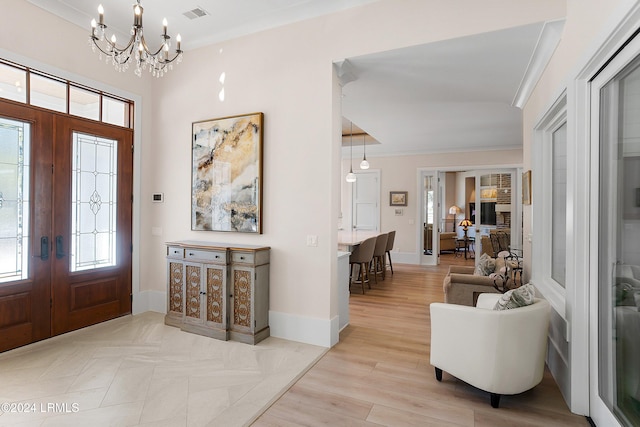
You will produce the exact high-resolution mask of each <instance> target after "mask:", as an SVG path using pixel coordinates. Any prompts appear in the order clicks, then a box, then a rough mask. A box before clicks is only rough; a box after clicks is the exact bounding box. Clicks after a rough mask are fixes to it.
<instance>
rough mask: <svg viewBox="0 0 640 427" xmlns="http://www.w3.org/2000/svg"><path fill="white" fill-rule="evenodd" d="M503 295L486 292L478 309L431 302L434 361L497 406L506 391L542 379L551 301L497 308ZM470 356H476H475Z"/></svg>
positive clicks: (439, 374) (521, 389)
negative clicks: (486, 394) (496, 305)
mask: <svg viewBox="0 0 640 427" xmlns="http://www.w3.org/2000/svg"><path fill="white" fill-rule="evenodd" d="M499 298H500V295H493V294H483V295H480V297H479V298H478V306H477V307H465V306H461V305H456V304H442V303H432V304H431V306H430V311H431V364H432V365H433V366H434V367H435V373H436V379H437V380H438V381H442V371H446V372H448V373H449V374H451V375H453V376H454V377H456V378H459V379H460V380H462V381H464V382H466V383H468V384H471V385H472V386H474V387H476V388H479V389H481V390H484V391H488V392H489V393H490V394H491V406H493V407H494V408H497V407H498V406H499V404H500V396H501V395H503V394H507V395H509V394H518V393H522V392H524V391H527V390H529V389H531V388H533V387H535V386H536V385H538V384H539V383H540V381H542V376H543V373H544V359H545V355H546V352H547V333H548V329H549V312H550V307H551V306H550V304H549V303H548V302H547V301H545V300H543V299H535V301H534V303H533V304H532V305H529V306H526V307H519V308H514V309H510V310H502V311H497V310H492V309H491V308H493V306H494V305H495V303H496V301H497V300H498V299H499ZM470 355H473V356H472V357H470Z"/></svg>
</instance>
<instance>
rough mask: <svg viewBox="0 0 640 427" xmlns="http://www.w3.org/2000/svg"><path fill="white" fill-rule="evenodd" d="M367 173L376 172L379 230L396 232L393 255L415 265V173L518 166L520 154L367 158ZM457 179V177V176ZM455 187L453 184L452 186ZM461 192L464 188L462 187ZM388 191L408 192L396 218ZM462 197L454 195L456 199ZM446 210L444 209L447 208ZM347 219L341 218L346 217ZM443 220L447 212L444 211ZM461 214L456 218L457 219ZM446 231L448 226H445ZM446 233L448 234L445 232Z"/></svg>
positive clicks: (345, 201) (417, 240)
mask: <svg viewBox="0 0 640 427" xmlns="http://www.w3.org/2000/svg"><path fill="white" fill-rule="evenodd" d="M367 160H369V163H370V165H371V169H380V171H381V173H380V202H381V206H380V227H381V230H382V231H383V232H384V231H389V230H396V238H395V244H394V251H395V252H399V253H400V254H398V255H400V256H401V257H402V258H399V261H398V262H400V259H402V260H404V261H405V262H409V261H410V260H415V261H417V260H418V259H419V254H420V235H419V233H420V232H421V231H420V230H422V226H421V225H420V222H421V219H420V206H419V202H420V194H418V193H417V190H418V189H417V185H416V183H417V177H418V174H419V172H418V170H419V169H434V170H435V169H440V170H469V169H476V168H483V167H486V166H488V165H491V166H500V165H509V166H514V165H520V164H522V151H521V150H499V151H478V152H471V153H437V154H422V155H413V156H389V157H372V158H368V159H367ZM342 170H343V173H342V178H343V179H342V181H341V182H342V186H343V189H342V211H343V212H349V211H350V207H351V203H350V201H349V200H348V194H350V192H349V191H347V187H348V186H349V185H350V184H349V183H347V182H346V181H345V180H344V176H345V175H346V173H347V172H348V171H349V159H346V160H343V163H342ZM458 175H460V174H458ZM453 185H454V186H455V180H454V184H453ZM462 188H464V186H463V187H462ZM389 191H408V192H409V194H408V205H407V206H406V207H404V208H403V209H404V215H402V216H396V215H395V211H394V210H395V208H394V207H393V206H389ZM463 194H464V190H463V191H462V193H458V196H459V197H463V196H461V195H463ZM462 200H463V199H459V198H458V199H456V203H460V204H458V206H459V207H460V208H461V209H463V210H465V209H466V207H465V206H466V203H465V204H463V203H462ZM447 209H448V208H447ZM346 216H347V215H345V217H346ZM447 216H449V214H448V210H447ZM461 217H462V213H461V214H460V218H461ZM449 227H450V225H449ZM447 231H451V230H450V229H447Z"/></svg>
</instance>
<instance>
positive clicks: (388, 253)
mask: <svg viewBox="0 0 640 427" xmlns="http://www.w3.org/2000/svg"><path fill="white" fill-rule="evenodd" d="M387 256H389V267H391V275H392V276H393V263H392V262H391V252H389V251H387Z"/></svg>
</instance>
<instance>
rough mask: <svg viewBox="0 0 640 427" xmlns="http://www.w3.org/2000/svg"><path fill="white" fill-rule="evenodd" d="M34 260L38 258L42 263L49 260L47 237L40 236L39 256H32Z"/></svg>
mask: <svg viewBox="0 0 640 427" xmlns="http://www.w3.org/2000/svg"><path fill="white" fill-rule="evenodd" d="M34 258H40V259H41V260H42V261H46V260H48V259H49V237H48V236H42V237H41V238H40V255H34Z"/></svg>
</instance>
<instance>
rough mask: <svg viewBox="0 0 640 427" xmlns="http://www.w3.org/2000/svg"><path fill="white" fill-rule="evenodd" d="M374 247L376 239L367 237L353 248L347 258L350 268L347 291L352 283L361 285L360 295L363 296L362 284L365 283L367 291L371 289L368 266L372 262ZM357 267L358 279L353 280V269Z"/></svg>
mask: <svg viewBox="0 0 640 427" xmlns="http://www.w3.org/2000/svg"><path fill="white" fill-rule="evenodd" d="M375 246H376V237H375V236H374V237H369V238H368V239H366V240H365V241H363V242H362V243H360V244H359V245H358V246H356V247H355V249H354V250H353V252H351V255H350V256H349V267H350V268H351V270H350V272H351V274H350V276H349V290H351V284H352V283H360V284H362V293H363V294H364V284H365V283H367V284H368V286H369V289H371V282H370V280H369V264H371V261H372V260H373V251H374V249H375ZM354 266H358V267H359V272H358V278H357V279H356V280H353V267H354Z"/></svg>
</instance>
